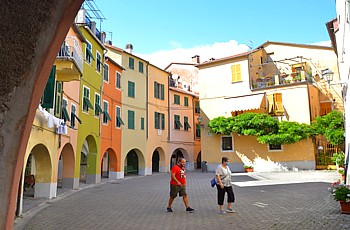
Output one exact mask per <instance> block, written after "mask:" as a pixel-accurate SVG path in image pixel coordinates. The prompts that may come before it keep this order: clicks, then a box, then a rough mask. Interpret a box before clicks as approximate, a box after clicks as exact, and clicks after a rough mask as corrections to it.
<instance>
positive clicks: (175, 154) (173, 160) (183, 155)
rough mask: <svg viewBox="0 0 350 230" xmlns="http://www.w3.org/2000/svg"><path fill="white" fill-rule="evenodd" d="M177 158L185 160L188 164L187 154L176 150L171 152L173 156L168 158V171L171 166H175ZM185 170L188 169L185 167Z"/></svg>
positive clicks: (183, 150) (182, 150)
mask: <svg viewBox="0 0 350 230" xmlns="http://www.w3.org/2000/svg"><path fill="white" fill-rule="evenodd" d="M179 158H185V159H186V161H187V163H188V161H189V156H188V153H187V151H186V150H185V149H183V148H177V149H175V150H174V152H173V154H172V155H171V158H170V169H172V168H173V166H174V165H176V164H177V161H178V160H179ZM187 163H186V164H187ZM186 168H188V167H186Z"/></svg>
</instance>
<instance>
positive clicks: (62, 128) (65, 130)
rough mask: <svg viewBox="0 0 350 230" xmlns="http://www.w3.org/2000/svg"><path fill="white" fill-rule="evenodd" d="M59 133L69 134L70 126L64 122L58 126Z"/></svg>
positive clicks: (57, 131)
mask: <svg viewBox="0 0 350 230" xmlns="http://www.w3.org/2000/svg"><path fill="white" fill-rule="evenodd" d="M56 133H57V134H65V135H66V134H68V128H67V125H66V124H65V123H64V122H63V123H61V124H60V125H59V126H58V127H57V128H56Z"/></svg>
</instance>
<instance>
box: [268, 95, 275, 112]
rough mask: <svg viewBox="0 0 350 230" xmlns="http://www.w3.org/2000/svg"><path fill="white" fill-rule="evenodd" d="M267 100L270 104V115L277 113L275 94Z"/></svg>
mask: <svg viewBox="0 0 350 230" xmlns="http://www.w3.org/2000/svg"><path fill="white" fill-rule="evenodd" d="M267 100H268V102H269V111H268V113H269V114H273V113H275V111H274V110H275V106H274V99H273V94H269V95H267Z"/></svg>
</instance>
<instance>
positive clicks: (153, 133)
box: [146, 65, 171, 167]
mask: <svg viewBox="0 0 350 230" xmlns="http://www.w3.org/2000/svg"><path fill="white" fill-rule="evenodd" d="M168 77H169V73H168V72H166V71H164V70H161V69H159V68H157V67H155V66H153V65H149V66H148V86H147V87H148V121H147V122H148V139H147V153H148V154H147V158H146V166H147V165H148V166H151V165H152V156H153V152H154V150H156V148H159V147H160V148H162V149H163V150H164V153H163V154H162V153H161V152H159V154H160V164H159V166H160V167H166V165H168V163H169V158H170V156H171V154H170V153H169V149H168V136H169V135H168V130H169V129H168V124H169V123H168V119H169V116H168V100H169V94H168V85H169V84H168ZM155 81H156V82H157V83H159V84H163V85H164V100H161V99H159V98H156V97H154V82H155ZM155 112H158V113H162V114H164V116H165V127H164V130H162V129H156V128H155V118H154V113H155ZM160 123H161V121H160Z"/></svg>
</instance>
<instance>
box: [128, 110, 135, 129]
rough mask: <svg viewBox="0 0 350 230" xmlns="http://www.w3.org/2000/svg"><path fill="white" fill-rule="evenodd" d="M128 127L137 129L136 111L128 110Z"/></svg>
mask: <svg viewBox="0 0 350 230" xmlns="http://www.w3.org/2000/svg"><path fill="white" fill-rule="evenodd" d="M128 129H135V112H134V111H132V110H128Z"/></svg>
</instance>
